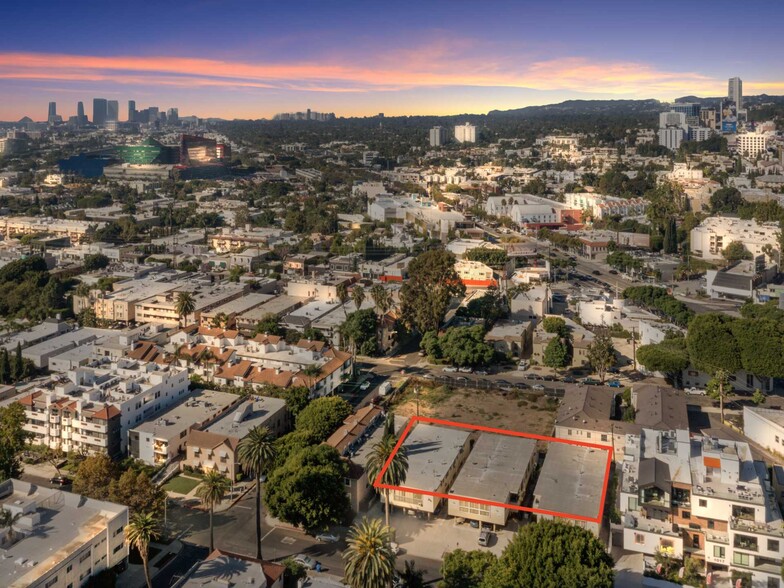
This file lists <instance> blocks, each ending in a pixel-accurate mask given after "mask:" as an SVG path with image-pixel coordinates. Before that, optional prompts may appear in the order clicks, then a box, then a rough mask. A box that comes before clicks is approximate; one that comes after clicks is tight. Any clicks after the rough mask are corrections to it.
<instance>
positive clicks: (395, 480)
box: [365, 435, 408, 527]
mask: <svg viewBox="0 0 784 588" xmlns="http://www.w3.org/2000/svg"><path fill="white" fill-rule="evenodd" d="M395 445H397V439H396V438H395V436H394V435H385V436H384V437H382V439H381V441H379V442H378V443H376V444H375V445H374V446H373V448H372V449H371V450H370V455H369V456H368V459H367V462H366V465H365V469H366V470H367V476H368V481H370V483H371V484H372V483H373V482H375V481H376V478H377V477H378V474H379V473H380V472H381V470H382V469H383V468H384V464H386V463H387V460H388V459H389V456H390V455H392V452H393V451H394V449H395ZM407 474H408V455H407V454H406V449H405V447H402V446H401V447H400V449H398V451H397V452H396V453H395V456H394V457H393V458H392V461H391V462H389V467H388V468H387V469H386V471H385V472H384V475H383V476H382V478H381V482H382V483H383V484H389V485H390V486H400V485H401V484H403V483H404V482H405V481H406V475H407ZM384 514H385V516H386V524H387V527H389V488H384Z"/></svg>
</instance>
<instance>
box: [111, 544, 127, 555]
mask: <svg viewBox="0 0 784 588" xmlns="http://www.w3.org/2000/svg"><path fill="white" fill-rule="evenodd" d="M123 545H125V543H120V544H119V545H118V546H117V547H115V548H114V551H112V553H117V552H118V551H120V550H121V549H122V548H123Z"/></svg>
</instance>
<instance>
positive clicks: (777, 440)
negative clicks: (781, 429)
mask: <svg viewBox="0 0 784 588" xmlns="http://www.w3.org/2000/svg"><path fill="white" fill-rule="evenodd" d="M778 442H779V436H778V435H776V443H778Z"/></svg>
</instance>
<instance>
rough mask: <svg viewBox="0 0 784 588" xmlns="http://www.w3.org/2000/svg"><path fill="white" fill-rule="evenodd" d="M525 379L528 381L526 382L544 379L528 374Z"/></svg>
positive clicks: (537, 375)
mask: <svg viewBox="0 0 784 588" xmlns="http://www.w3.org/2000/svg"><path fill="white" fill-rule="evenodd" d="M525 379H526V380H541V379H542V376H540V375H539V374H528V375H527V376H526V377H525Z"/></svg>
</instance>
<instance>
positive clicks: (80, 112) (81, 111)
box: [76, 102, 84, 124]
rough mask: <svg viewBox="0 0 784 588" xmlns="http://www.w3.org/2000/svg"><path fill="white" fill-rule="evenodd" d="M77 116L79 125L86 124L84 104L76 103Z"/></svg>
mask: <svg viewBox="0 0 784 588" xmlns="http://www.w3.org/2000/svg"><path fill="white" fill-rule="evenodd" d="M76 116H77V117H78V119H79V124H82V123H83V122H84V102H77V103H76Z"/></svg>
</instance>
